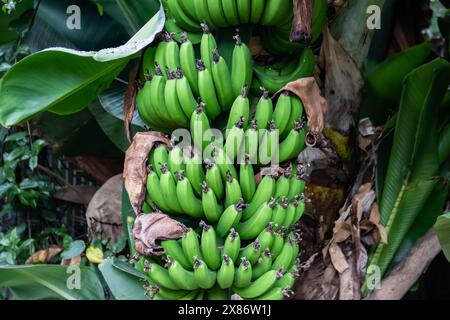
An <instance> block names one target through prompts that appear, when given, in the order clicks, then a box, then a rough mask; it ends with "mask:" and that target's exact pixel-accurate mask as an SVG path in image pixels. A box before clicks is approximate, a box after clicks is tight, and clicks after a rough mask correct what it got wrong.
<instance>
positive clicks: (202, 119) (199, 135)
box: [190, 101, 211, 152]
mask: <svg viewBox="0 0 450 320" xmlns="http://www.w3.org/2000/svg"><path fill="white" fill-rule="evenodd" d="M204 110H205V104H204V103H203V102H201V101H200V102H199V103H198V105H197V108H196V109H195V111H194V113H193V114H192V117H191V126H190V127H191V135H192V141H193V144H194V148H196V149H198V150H200V151H201V152H203V150H204V149H205V148H206V147H207V146H208V145H209V142H208V141H206V139H205V138H204V134H205V133H206V132H208V131H209V130H211V126H210V124H209V119H208V116H207V115H206V113H205V111H204Z"/></svg>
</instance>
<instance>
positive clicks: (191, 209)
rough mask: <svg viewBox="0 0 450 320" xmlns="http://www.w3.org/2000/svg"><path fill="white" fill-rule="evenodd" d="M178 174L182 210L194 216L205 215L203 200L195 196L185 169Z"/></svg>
mask: <svg viewBox="0 0 450 320" xmlns="http://www.w3.org/2000/svg"><path fill="white" fill-rule="evenodd" d="M176 175H177V179H178V182H177V198H178V202H179V203H180V206H181V208H182V209H183V211H182V212H183V213H185V214H187V215H189V216H191V217H193V218H201V217H203V216H204V214H203V206H202V201H201V200H200V199H198V198H197V197H196V196H195V194H194V189H193V188H192V185H191V182H190V181H189V179H186V177H185V175H184V171H183V170H180V171H178V172H177V173H176ZM168 199H169V198H168Z"/></svg>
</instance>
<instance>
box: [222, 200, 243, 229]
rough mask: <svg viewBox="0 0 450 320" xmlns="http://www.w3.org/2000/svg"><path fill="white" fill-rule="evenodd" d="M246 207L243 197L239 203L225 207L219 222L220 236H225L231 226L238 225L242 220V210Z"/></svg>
mask: <svg viewBox="0 0 450 320" xmlns="http://www.w3.org/2000/svg"><path fill="white" fill-rule="evenodd" d="M244 207H245V202H244V199H241V201H239V202H238V203H237V204H234V205H231V206H229V207H228V208H226V209H225V211H224V212H223V213H222V215H221V216H220V219H219V222H218V223H217V227H216V229H217V234H218V235H219V236H220V237H222V238H223V237H225V235H227V234H228V233H229V232H230V230H231V228H233V227H236V226H237V224H238V223H239V221H241V217H242V210H243V209H244Z"/></svg>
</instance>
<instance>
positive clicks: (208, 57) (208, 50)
mask: <svg viewBox="0 0 450 320" xmlns="http://www.w3.org/2000/svg"><path fill="white" fill-rule="evenodd" d="M205 1H206V0H205ZM201 26H202V29H203V36H202V40H201V41H200V58H201V60H202V61H203V63H204V67H205V68H206V69H208V70H210V71H211V67H212V51H213V50H214V49H216V48H217V42H216V39H215V38H214V36H213V35H212V34H211V32H210V31H209V28H208V25H207V24H206V23H202V24H201Z"/></svg>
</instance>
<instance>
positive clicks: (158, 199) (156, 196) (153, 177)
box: [146, 165, 173, 213]
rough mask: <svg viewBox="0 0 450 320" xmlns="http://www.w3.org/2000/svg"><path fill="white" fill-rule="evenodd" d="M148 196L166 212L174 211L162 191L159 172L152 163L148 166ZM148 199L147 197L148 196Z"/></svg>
mask: <svg viewBox="0 0 450 320" xmlns="http://www.w3.org/2000/svg"><path fill="white" fill-rule="evenodd" d="M146 187H147V196H148V198H150V200H151V201H150V202H148V204H151V202H154V203H155V204H156V206H157V207H158V208H160V209H161V210H162V211H164V212H166V213H173V212H172V210H171V209H170V207H169V206H168V205H167V202H166V199H165V198H164V195H163V193H162V191H161V184H160V181H159V177H158V174H157V173H156V172H155V171H154V170H153V167H152V166H151V165H150V166H148V167H147V183H146ZM146 201H147V198H146Z"/></svg>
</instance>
